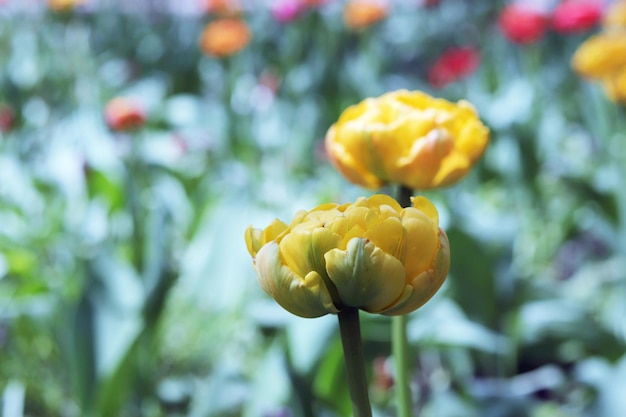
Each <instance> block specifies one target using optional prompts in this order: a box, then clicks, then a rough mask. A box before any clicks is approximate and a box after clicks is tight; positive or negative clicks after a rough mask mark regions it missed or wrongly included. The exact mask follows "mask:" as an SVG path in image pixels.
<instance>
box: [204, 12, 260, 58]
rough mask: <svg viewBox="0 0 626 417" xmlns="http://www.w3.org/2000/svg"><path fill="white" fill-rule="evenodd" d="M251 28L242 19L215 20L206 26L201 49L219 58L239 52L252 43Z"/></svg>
mask: <svg viewBox="0 0 626 417" xmlns="http://www.w3.org/2000/svg"><path fill="white" fill-rule="evenodd" d="M250 38H251V34H250V29H249V28H248V25H247V24H246V22H244V21H243V20H241V19H234V18H233V19H231V18H224V19H219V20H215V21H213V22H211V23H209V24H208V25H206V27H205V28H204V31H203V32H202V35H201V36H200V49H202V51H203V52H204V53H205V54H207V55H212V56H216V57H219V58H222V57H225V56H229V55H232V54H234V53H237V52H239V51H240V50H242V49H243V48H245V47H246V45H248V43H250Z"/></svg>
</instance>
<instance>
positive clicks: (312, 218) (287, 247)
mask: <svg viewBox="0 0 626 417" xmlns="http://www.w3.org/2000/svg"><path fill="white" fill-rule="evenodd" d="M412 202H413V206H412V207H407V208H402V207H401V206H400V205H399V204H398V203H397V202H396V201H395V200H394V199H393V198H391V197H389V196H387V195H382V194H378V195H374V196H372V197H370V198H363V197H362V198H359V199H358V200H357V201H356V202H354V203H351V204H344V205H337V204H324V205H321V206H318V207H316V208H314V209H313V210H311V211H308V212H307V211H300V212H299V213H297V214H296V216H295V218H294V219H293V221H292V222H291V224H289V225H287V224H285V223H283V222H281V221H280V220H275V221H274V222H273V223H272V224H270V225H269V226H268V227H267V228H265V229H254V228H253V227H249V228H248V229H247V230H246V236H245V237H246V244H247V246H248V251H249V252H250V254H251V255H252V257H253V259H254V267H255V269H256V272H257V276H258V279H259V282H260V283H261V287H262V288H263V289H264V290H265V292H267V293H268V294H269V295H271V296H272V297H273V298H274V299H275V300H276V301H277V302H278V304H280V305H281V306H282V307H283V308H284V309H286V310H287V311H289V312H291V313H293V314H296V315H298V316H302V317H319V316H323V315H325V314H329V313H331V314H334V313H338V312H339V311H341V310H343V309H345V308H360V309H362V310H365V311H367V312H370V313H381V314H386V315H401V314H407V313H409V312H411V311H413V310H415V309H417V308H419V307H420V306H421V305H423V304H424V303H425V302H426V301H428V300H429V299H430V298H431V297H432V296H433V295H434V294H435V293H436V292H437V290H438V289H439V288H440V287H441V285H442V284H443V282H444V280H445V278H446V276H447V274H448V268H449V266H450V250H449V245H448V238H447V236H446V234H445V232H444V231H443V230H441V229H440V228H439V220H438V214H437V210H436V209H435V207H434V206H433V205H432V203H431V202H430V201H429V200H427V199H426V198H424V197H415V198H413V199H412Z"/></svg>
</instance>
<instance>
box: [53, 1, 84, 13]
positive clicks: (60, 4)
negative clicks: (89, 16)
mask: <svg viewBox="0 0 626 417" xmlns="http://www.w3.org/2000/svg"><path fill="white" fill-rule="evenodd" d="M85 1H86V0H48V7H49V8H50V9H51V10H55V11H57V12H60V11H65V10H70V9H72V8H73V7H76V6H80V5H81V4H84V3H85Z"/></svg>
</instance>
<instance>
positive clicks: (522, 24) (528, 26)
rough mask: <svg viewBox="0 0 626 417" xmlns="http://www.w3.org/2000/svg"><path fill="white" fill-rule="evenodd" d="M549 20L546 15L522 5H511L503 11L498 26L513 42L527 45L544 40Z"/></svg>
mask: <svg viewBox="0 0 626 417" xmlns="http://www.w3.org/2000/svg"><path fill="white" fill-rule="evenodd" d="M547 23H548V19H547V17H546V15H545V14H543V13H541V12H539V11H537V10H534V9H532V8H530V7H528V6H525V5H523V4H522V3H511V4H509V5H508V6H506V7H505V8H504V10H502V13H501V14H500V18H499V19H498V24H499V26H500V30H501V31H502V34H503V35H504V36H505V37H506V38H507V39H508V40H510V41H511V42H514V43H517V44H520V45H527V44H531V43H535V42H537V41H539V40H540V39H541V38H543V36H544V34H545V32H546V28H547Z"/></svg>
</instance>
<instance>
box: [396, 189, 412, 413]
mask: <svg viewBox="0 0 626 417" xmlns="http://www.w3.org/2000/svg"><path fill="white" fill-rule="evenodd" d="M412 194H413V192H412V190H410V189H409V188H407V187H404V186H400V187H399V188H398V190H397V191H396V195H397V197H396V199H397V200H398V203H400V205H401V206H402V207H409V206H410V205H411V195H412ZM406 325H407V317H406V315H401V316H394V317H392V318H391V349H392V352H391V353H392V355H393V362H394V365H395V370H396V375H395V395H396V407H397V409H398V417H411V416H412V413H411V408H412V407H411V387H410V385H409V368H410V366H409V357H408V356H409V341H408V338H407V335H406Z"/></svg>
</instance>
